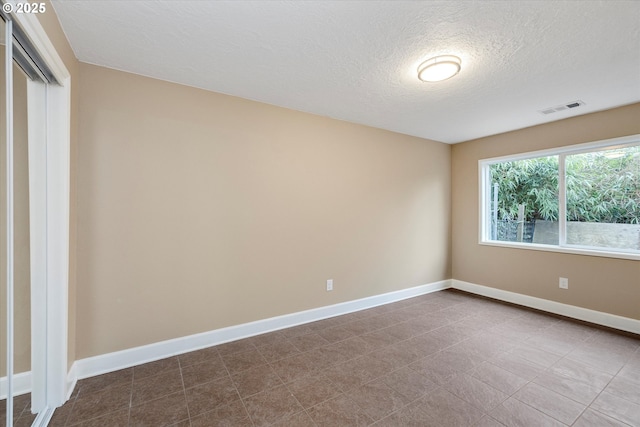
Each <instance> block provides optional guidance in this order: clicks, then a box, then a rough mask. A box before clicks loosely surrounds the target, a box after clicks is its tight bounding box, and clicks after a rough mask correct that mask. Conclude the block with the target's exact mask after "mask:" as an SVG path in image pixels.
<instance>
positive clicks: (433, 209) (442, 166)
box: [77, 64, 451, 358]
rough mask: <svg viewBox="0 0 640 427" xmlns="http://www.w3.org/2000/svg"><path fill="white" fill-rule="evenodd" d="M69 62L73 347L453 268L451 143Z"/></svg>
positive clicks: (144, 338)
mask: <svg viewBox="0 0 640 427" xmlns="http://www.w3.org/2000/svg"><path fill="white" fill-rule="evenodd" d="M80 69H81V87H80V98H81V100H80V128H79V129H80V141H81V143H80V145H79V151H78V163H77V166H78V290H77V357H78V358H83V357H89V356H94V355H99V354H103V353H108V352H113V351H117V350H121V349H125V348H130V347H134V346H139V345H144V344H149V343H153V342H157V341H160V340H166V339H170V338H176V337H180V336H185V335H189V334H193V333H198V332H203V331H208V330H212V329H216V328H221V327H225V326H230V325H235V324H240V323H244V322H250V321H254V320H259V319H264V318H268V317H272V316H277V315H282V314H286V313H291V312H296V311H300V310H306V309H310V308H314V307H320V306H325V305H329V304H334V303H338V302H342V301H348V300H353V299H357V298H362V297H367V296H371V295H376V294H381V293H384V292H389V291H394V290H399V289H403V288H408V287H412V286H416V285H422V284H425V283H430V282H434V281H438V280H442V279H447V278H449V277H450V271H449V266H450V260H449V241H450V225H449V222H450V208H449V207H450V194H451V192H450V150H451V148H450V146H448V145H445V144H441V143H437V142H432V141H427V140H423V139H419V138H414V137H409V136H403V135H398V134H394V133H391V132H387V131H382V130H378V129H373V128H369V127H365V126H360V125H355V124H351V123H346V122H341V121H337V120H332V119H328V118H322V117H318V116H314V115H310V114H305V113H301V112H295V111H291V110H287V109H283V108H278V107H273V106H269V105H265V104H260V103H257V102H252V101H247V100H243V99H239V98H234V97H230V96H225V95H221V94H216V93H211V92H206V91H202V90H197V89H193V88H189V87H185V86H180V85H176V84H171V83H167V82H162V81H158V80H153V79H149V78H145V77H140V76H136V75H132V74H126V73H123V72H119V71H113V70H109V69H105V68H100V67H96V66H92V65H86V64H81V66H80ZM326 279H334V287H335V290H334V291H333V292H326V291H325V280H326Z"/></svg>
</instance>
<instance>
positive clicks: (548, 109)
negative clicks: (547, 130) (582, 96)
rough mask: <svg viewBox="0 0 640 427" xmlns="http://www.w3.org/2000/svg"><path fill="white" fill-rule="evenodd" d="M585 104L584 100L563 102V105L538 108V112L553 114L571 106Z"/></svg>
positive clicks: (575, 106)
mask: <svg viewBox="0 0 640 427" xmlns="http://www.w3.org/2000/svg"><path fill="white" fill-rule="evenodd" d="M583 105H585V104H584V102H582V101H573V102H568V103H566V104H563V105H557V106H555V107H549V108H545V109H543V110H538V112H539V113H542V114H552V113H557V112H558V111H564V110H569V109H571V108H577V107H581V106H583Z"/></svg>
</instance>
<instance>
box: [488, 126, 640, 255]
mask: <svg viewBox="0 0 640 427" xmlns="http://www.w3.org/2000/svg"><path fill="white" fill-rule="evenodd" d="M479 170H480V202H481V203H480V210H481V212H480V221H481V224H480V225H481V227H480V243H482V244H490V245H499V246H510V247H520V248H530V249H537V250H551V251H562V252H570V253H582V254H588V255H601V256H612V257H619V258H628V259H640V135H634V136H631V137H625V138H616V139H613V140H607V141H599V142H594V143H588V144H580V145H574V146H570V147H563V148H559V149H555V150H545V151H538V152H533V153H526V154H520V155H517V156H508V157H501V158H494V159H485V160H480V162H479Z"/></svg>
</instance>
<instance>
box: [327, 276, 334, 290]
mask: <svg viewBox="0 0 640 427" xmlns="http://www.w3.org/2000/svg"><path fill="white" fill-rule="evenodd" d="M332 290H333V279H329V280H327V291H332Z"/></svg>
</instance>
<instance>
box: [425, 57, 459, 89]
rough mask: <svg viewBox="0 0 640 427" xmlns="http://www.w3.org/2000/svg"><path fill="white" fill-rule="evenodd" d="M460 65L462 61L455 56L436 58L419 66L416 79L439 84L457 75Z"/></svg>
mask: <svg viewBox="0 0 640 427" xmlns="http://www.w3.org/2000/svg"><path fill="white" fill-rule="evenodd" d="M461 64H462V61H461V60H460V58H458V57H457V56H453V55H442V56H436V57H435V58H431V59H427V60H426V61H424V62H423V63H422V64H420V66H419V67H418V78H419V79H420V80H422V81H423V82H441V81H442V80H447V79H450V78H451V77H453V76H455V75H456V74H458V73H459V72H460V65H461Z"/></svg>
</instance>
